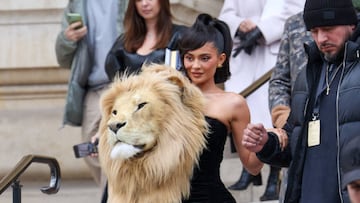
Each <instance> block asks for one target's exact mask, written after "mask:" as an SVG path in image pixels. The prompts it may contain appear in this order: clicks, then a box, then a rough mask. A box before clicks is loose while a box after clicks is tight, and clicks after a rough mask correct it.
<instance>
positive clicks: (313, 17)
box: [303, 0, 357, 30]
mask: <svg viewBox="0 0 360 203" xmlns="http://www.w3.org/2000/svg"><path fill="white" fill-rule="evenodd" d="M303 17H304V22H305V25H306V28H307V30H310V29H312V28H314V27H323V26H333V25H356V24H357V17H356V11H355V8H354V6H353V4H352V1H351V0H306V2H305V7H304V14H303Z"/></svg>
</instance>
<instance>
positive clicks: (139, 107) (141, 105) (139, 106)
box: [137, 102, 147, 111]
mask: <svg viewBox="0 0 360 203" xmlns="http://www.w3.org/2000/svg"><path fill="white" fill-rule="evenodd" d="M146 104H147V102H143V103H140V104H139V105H138V108H137V111H138V110H140V109H141V108H143V107H144V106H145V105H146Z"/></svg>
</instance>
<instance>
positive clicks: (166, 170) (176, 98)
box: [99, 64, 208, 203]
mask: <svg viewBox="0 0 360 203" xmlns="http://www.w3.org/2000/svg"><path fill="white" fill-rule="evenodd" d="M101 109H102V120H101V123H100V134H101V137H100V143H99V158H100V162H101V166H102V168H103V170H104V171H105V174H106V176H107V178H108V190H109V199H108V202H110V203H123V202H124V203H145V202H146V203H175V202H181V199H182V198H184V197H185V198H186V197H188V196H189V192H190V180H191V176H192V173H193V169H194V167H196V166H197V164H198V158H199V156H200V154H201V152H202V150H203V149H204V148H205V146H206V139H205V136H206V134H207V132H208V126H207V123H206V120H205V116H204V114H203V111H204V97H203V95H202V93H201V91H200V90H199V89H198V88H197V87H195V86H194V85H192V84H191V83H190V82H189V80H188V79H187V78H186V77H185V76H183V75H182V74H181V73H180V72H179V71H177V70H175V69H172V68H170V67H167V66H165V65H157V64H152V65H150V66H145V67H143V68H142V71H141V73H140V74H138V75H131V76H128V77H125V76H124V77H121V78H118V79H116V80H115V81H114V82H113V84H112V85H111V87H110V88H109V89H108V90H107V91H106V92H105V93H104V95H103V96H102V99H101ZM120 124H121V125H120ZM114 126H116V130H117V128H118V127H119V129H118V131H116V130H114ZM120 126H121V127H120ZM119 140H120V141H119ZM124 143H125V144H124ZM121 144H124V145H126V146H128V147H129V148H132V149H134V150H138V151H136V152H137V153H136V154H135V155H134V156H130V157H129V158H124V157H123V156H122V155H119V156H118V157H111V155H112V153H113V154H114V148H116V146H117V145H121ZM121 150H124V149H121ZM115 154H116V153H115ZM114 156H115V155H114Z"/></svg>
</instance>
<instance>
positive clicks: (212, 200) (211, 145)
mask: <svg viewBox="0 0 360 203" xmlns="http://www.w3.org/2000/svg"><path fill="white" fill-rule="evenodd" d="M206 120H207V122H208V123H209V126H210V130H211V132H210V133H209V135H208V138H207V142H208V144H207V149H205V150H204V151H203V153H202V154H201V156H200V161H199V166H198V167H197V168H195V169H194V175H193V178H192V180H191V190H190V197H189V199H187V200H183V201H182V202H183V203H236V201H235V199H234V197H233V196H232V195H231V193H230V192H229V191H228V190H227V189H226V187H225V185H224V183H223V182H222V181H221V179H220V164H221V161H222V160H223V151H224V145H225V141H226V138H227V133H228V132H227V128H226V126H225V125H224V124H223V123H221V122H220V121H218V120H216V119H214V118H210V117H206Z"/></svg>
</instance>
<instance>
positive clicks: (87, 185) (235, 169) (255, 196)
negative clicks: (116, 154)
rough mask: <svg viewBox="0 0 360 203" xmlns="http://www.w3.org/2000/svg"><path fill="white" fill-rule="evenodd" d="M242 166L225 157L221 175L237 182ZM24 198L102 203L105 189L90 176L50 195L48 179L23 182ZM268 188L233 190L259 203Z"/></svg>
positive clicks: (6, 200)
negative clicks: (45, 191) (102, 193)
mask: <svg viewBox="0 0 360 203" xmlns="http://www.w3.org/2000/svg"><path fill="white" fill-rule="evenodd" d="M241 169H242V166H241V163H240V161H239V159H238V158H237V157H235V158H226V159H224V161H223V163H222V166H221V178H222V180H223V181H224V184H225V185H226V186H229V185H231V184H232V183H234V182H235V181H236V180H237V179H238V177H239V175H240V172H241ZM268 171H269V167H268V166H265V167H264V168H263V170H262V175H263V182H264V183H265V182H266V179H267V176H268ZM20 181H21V180H20ZM20 184H21V185H22V188H21V200H22V202H23V203H41V202H46V203H79V202H84V203H85V202H86V203H99V202H100V199H101V192H102V190H101V188H99V187H98V186H97V185H96V184H95V183H94V182H93V181H92V180H90V179H78V180H62V182H61V187H60V190H59V192H58V193H56V194H53V195H46V194H43V193H42V192H41V191H40V188H41V187H43V186H47V185H48V182H44V181H39V182H38V181H31V182H29V181H21V182H20ZM264 190H265V184H263V185H262V186H252V185H250V186H249V187H248V188H247V189H246V190H244V191H231V193H232V194H233V196H234V197H235V198H236V201H237V203H250V202H252V203H259V197H260V196H261V195H262V193H263V192H264ZM12 192H13V191H12V188H11V187H9V188H8V189H7V190H6V191H5V192H4V193H3V194H1V195H0V202H1V203H12V202H13V199H12ZM277 202H278V201H266V203H277ZM264 203H265V202H264Z"/></svg>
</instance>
